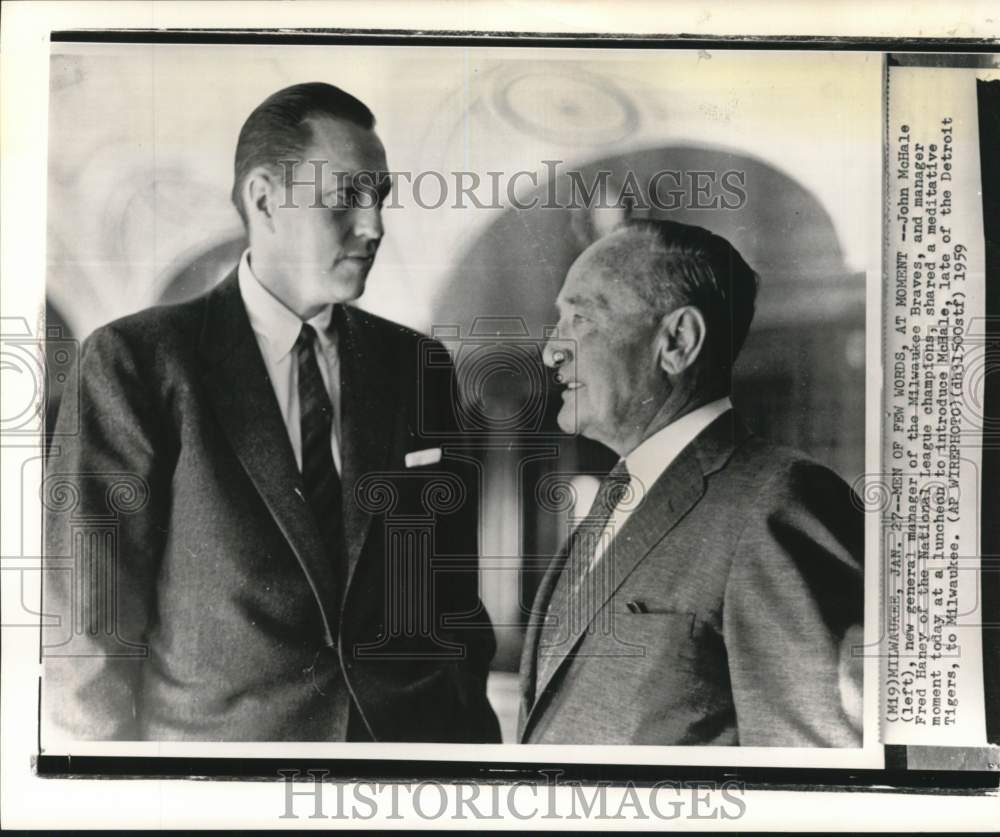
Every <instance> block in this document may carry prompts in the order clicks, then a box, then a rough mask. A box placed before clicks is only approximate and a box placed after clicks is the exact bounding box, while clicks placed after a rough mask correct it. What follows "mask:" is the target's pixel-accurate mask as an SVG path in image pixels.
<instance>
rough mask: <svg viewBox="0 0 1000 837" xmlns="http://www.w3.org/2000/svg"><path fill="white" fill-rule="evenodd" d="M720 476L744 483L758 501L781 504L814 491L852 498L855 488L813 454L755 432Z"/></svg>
mask: <svg viewBox="0 0 1000 837" xmlns="http://www.w3.org/2000/svg"><path fill="white" fill-rule="evenodd" d="M720 475H721V476H722V477H723V478H730V479H736V480H738V481H740V482H741V483H744V484H745V485H746V487H747V488H748V489H750V490H751V491H750V493H752V495H753V496H754V497H755V498H756V499H757V501H758V502H759V501H761V500H763V499H770V500H771V501H773V502H777V503H781V502H783V501H786V500H794V499H795V498H799V497H802V496H803V495H814V494H826V495H828V496H836V495H841V496H842V497H843V499H849V498H850V496H851V491H852V490H851V488H850V487H849V486H848V484H847V483H846V482H845V480H844V479H843V478H842V477H841V476H840V475H839V474H837V472H836V471H834V470H833V469H832V468H830V467H828V466H827V465H824V464H823V463H822V462H820V461H819V460H818V459H816V458H815V457H813V456H811V455H810V454H808V453H806V452H804V451H802V450H799V449H797V448H794V447H791V446H789V445H782V444H777V443H775V442H772V441H769V440H768V439H765V438H761V437H760V436H757V435H753V434H751V435H750V436H749V437H748V438H747V439H746V440H745V441H744V442H743V443H742V444H741V445H740V446H739V447H738V448H737V449H736V451H735V452H734V454H733V456H732V458H731V459H730V460H729V462H728V463H727V465H726V467H725V468H723V469H722V470H721V471H720Z"/></svg>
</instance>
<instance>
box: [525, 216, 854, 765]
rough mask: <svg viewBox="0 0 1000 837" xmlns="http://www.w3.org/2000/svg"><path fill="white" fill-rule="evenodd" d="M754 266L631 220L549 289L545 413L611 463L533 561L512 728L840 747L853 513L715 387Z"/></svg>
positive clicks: (691, 233) (603, 739) (815, 467)
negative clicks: (552, 395)
mask: <svg viewBox="0 0 1000 837" xmlns="http://www.w3.org/2000/svg"><path fill="white" fill-rule="evenodd" d="M756 289H757V277H756V275H755V274H754V272H753V271H752V270H751V269H750V267H749V266H748V265H747V264H746V263H745V261H744V260H743V259H742V258H741V256H740V255H739V254H738V253H737V252H736V250H735V249H734V248H733V247H732V246H731V245H730V244H729V243H728V242H726V241H725V240H724V239H722V238H720V237H718V236H715V235H713V234H711V233H709V232H708V231H706V230H703V229H701V228H698V227H693V226H688V225H683V224H677V223H671V222H666V221H653V220H647V221H630V222H628V223H627V224H626V225H624V226H623V227H622V228H620V229H618V230H616V231H614V232H612V233H611V234H609V235H608V236H606V237H605V238H603V239H601V240H599V241H597V242H596V243H595V244H593V245H592V246H591V247H589V248H588V249H587V250H586V251H585V252H584V253H583V254H582V255H581V256H580V258H579V259H578V260H577V261H576V262H575V263H574V265H573V266H572V268H571V269H570V271H569V274H568V276H567V278H566V282H565V284H564V286H563V288H562V290H561V291H560V293H559V296H558V300H557V305H558V308H559V312H560V320H559V327H558V330H557V334H556V335H555V336H554V338H553V339H552V340H551V341H550V342H549V344H548V345H547V346H546V348H545V354H544V358H545V362H546V364H547V365H549V366H550V367H552V368H554V369H556V370H557V373H556V375H557V379H558V380H559V381H560V382H561V383H562V384H564V385H565V391H564V393H563V400H564V404H563V407H562V409H561V412H560V413H559V423H560V426H561V427H562V429H563V430H565V431H567V432H579V433H582V434H583V435H585V436H587V437H589V438H592V439H596V440H598V441H600V442H602V443H603V444H605V445H607V446H608V447H610V448H611V449H612V450H614V451H615V452H616V453H618V455H619V456H620V457H621V458H620V460H619V462H618V464H617V465H616V466H615V468H613V469H612V471H611V473H610V474H609V475H608V476H607V477H605V479H604V480H603V482H602V484H601V487H600V489H599V490H598V494H597V498H596V499H595V500H594V503H593V506H592V508H591V511H590V513H589V515H588V516H587V517H586V518H584V519H583V520H582V521H581V522H580V524H579V525H578V526H577V528H576V529H575V531H574V532H573V534H572V535H571V537H570V539H569V542H568V544H567V546H566V549H565V550H564V552H563V554H562V555H560V556H559V557H558V558H557V559H556V560H554V561H553V562H552V564H551V566H550V568H549V570H548V572H547V573H546V574H545V576H544V578H543V580H542V582H541V585H540V589H539V591H538V594H537V596H536V599H535V602H534V606H533V611H532V614H531V618H530V622H529V627H528V632H527V637H526V643H525V648H524V653H523V657H522V702H521V714H520V740H521V741H523V742H526V743H544V744H659V745H750V746H816V747H853V746H859V745H860V743H861V738H860V729H859V725H858V719H857V717H856V716H855V712H854V711H853V707H852V696H854V697H856V695H857V692H856V689H857V688H858V684H857V683H856V682H854V681H853V680H852V679H851V676H850V673H851V672H854V671H856V670H857V667H856V666H853V665H851V664H850V657H851V653H852V646H851V641H852V639H853V640H854V641H857V631H858V626H859V625H860V623H861V618H862V556H863V533H862V529H863V526H862V513H861V511H860V506H859V505H858V501H857V498H856V497H855V496H854V495H853V493H852V492H851V490H850V488H849V487H848V486H847V485H846V484H845V483H844V482H843V481H842V480H841V479H840V478H839V477H838V476H837V475H835V474H834V473H833V472H832V471H830V470H829V469H827V468H825V467H823V466H822V465H820V464H819V463H817V462H814V461H813V460H811V459H810V458H809V457H807V456H805V455H804V454H802V453H799V452H797V451H794V450H790V449H788V448H783V447H778V446H775V445H772V444H770V443H768V442H765V441H763V440H761V439H759V438H757V437H756V436H754V435H753V434H751V433H750V432H749V431H748V430H747V428H746V427H745V425H744V424H743V422H742V421H741V420H740V418H739V416H738V415H737V413H736V412H735V411H734V409H733V406H732V403H731V401H730V372H731V369H732V365H733V361H734V359H735V357H736V354H737V352H738V351H739V349H740V347H741V345H742V343H743V341H744V338H745V337H746V335H747V332H748V330H749V327H750V322H751V319H752V317H753V309H754V300H755V296H756Z"/></svg>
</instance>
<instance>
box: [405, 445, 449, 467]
mask: <svg viewBox="0 0 1000 837" xmlns="http://www.w3.org/2000/svg"><path fill="white" fill-rule="evenodd" d="M440 461H441V448H427V449H426V450H415V451H412V452H411V453H408V454H406V467H407V468H419V467H420V466H421V465H433V464H434V463H435V462H440Z"/></svg>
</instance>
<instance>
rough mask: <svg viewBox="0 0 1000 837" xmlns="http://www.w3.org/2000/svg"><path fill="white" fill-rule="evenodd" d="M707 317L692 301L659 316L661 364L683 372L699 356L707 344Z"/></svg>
mask: <svg viewBox="0 0 1000 837" xmlns="http://www.w3.org/2000/svg"><path fill="white" fill-rule="evenodd" d="M705 337H706V328H705V317H704V316H703V315H702V313H701V311H699V310H698V309H697V308H695V307H694V306H693V305H682V306H681V307H680V308H676V309H674V310H673V311H671V312H670V313H669V314H665V315H664V316H663V319H661V320H660V330H659V335H658V338H659V354H660V356H659V362H660V368H661V369H662V370H663V371H664V372H666V373H667V374H668V375H670V376H677V375H680V374H681V373H682V372H683V371H684V370H685V369H688V368H690V367H691V365H692V364H693V363H694V362H695V361H696V360H697V359H698V356H699V355H700V354H701V352H702V349H703V348H704V345H705Z"/></svg>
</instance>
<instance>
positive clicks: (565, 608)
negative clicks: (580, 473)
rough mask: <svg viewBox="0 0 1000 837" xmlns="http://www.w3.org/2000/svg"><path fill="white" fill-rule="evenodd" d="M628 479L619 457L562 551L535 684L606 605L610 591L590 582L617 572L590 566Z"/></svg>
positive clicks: (547, 615) (538, 660)
mask: <svg viewBox="0 0 1000 837" xmlns="http://www.w3.org/2000/svg"><path fill="white" fill-rule="evenodd" d="M630 479H631V478H630V477H629V473H628V468H627V467H626V465H625V460H624V459H622V460H619V461H618V464H616V465H615V467H614V468H612V469H611V471H610V472H609V473H608V475H607V476H606V477H604V479H603V480H601V484H600V487H599V488H598V489H597V496H596V497H594V502H593V503H592V504H591V506H590V511H589V512H588V513H587V516H586V517H585V518H583V519H582V520H581V521H580V522H579V524H578V525H577V527H576V529H574V530H573V534H571V535H570V536H569V540H568V541H567V543H566V549H565V550H564V553H563V555H564V558H563V561H564V563H563V567H562V571H561V573H560V575H559V580H558V581H557V582H556V585H555V589H554V590H553V591H552V598H551V599H549V603H548V609H547V611H546V617H554V618H552V619H549V618H547V619H546V624H545V627H544V628H543V629H542V632H541V637H540V641H539V646H538V650H537V666H536V671H537V672H538V675H537V678H536V682H537V683H540V682H542V681H544V680H545V679H546V678H547V677H548V675H549V674H550V673H551V670H552V669H553V668H554V667H555V666H557V665H558V664H559V662H560V661H561V660H562V659H563V658H564V657H565V656H566V654H568V653H569V651H570V645H569V643H570V641H571V639H572V637H574V636H576V634H577V633H578V631H579V630H580V628H582V627H584V626H585V625H587V624H589V623H590V621H591V619H592V616H593V613H594V612H595V608H597V607H599V606H600V605H601V604H603V602H604V595H605V594H606V593H609V592H610V590H602V589H600V587H601V585H600V584H597V585H596V586H595V584H594V583H589V584H588V583H586V582H588V581H590V582H593V581H594V580H595V579H596V580H598V581H601V580H605V579H610V578H611V577H612V575H613V573H612V572H610V571H609V572H591V570H592V569H593V568H592V567H591V564H592V563H593V558H594V554H595V553H596V551H597V547H598V545H599V544H600V542H601V537H602V535H603V532H604V528H605V526H607V523H608V520H609V519H610V517H611V515H612V513H613V512H614V510H615V507H616V506H617V505H618V503H620V502H621V500H622V498H623V497H624V496H625V494H626V493H627V491H628V487H629V482H630ZM611 534H612V535H613V534H614V533H611ZM609 552H610V551H609V550H606V551H605V554H604V558H603V559H602V561H601V562H600V563H604V561H606V560H608V555H609ZM609 569H611V568H609ZM605 586H606V585H605Z"/></svg>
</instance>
